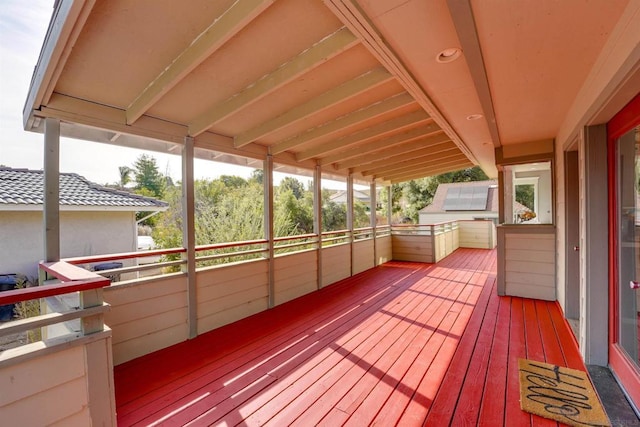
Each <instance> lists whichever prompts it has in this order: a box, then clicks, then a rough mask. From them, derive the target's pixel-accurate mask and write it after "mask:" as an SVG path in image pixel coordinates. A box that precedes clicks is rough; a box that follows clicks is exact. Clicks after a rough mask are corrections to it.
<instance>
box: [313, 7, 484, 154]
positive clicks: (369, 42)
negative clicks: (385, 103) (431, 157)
mask: <svg viewBox="0 0 640 427" xmlns="http://www.w3.org/2000/svg"><path fill="white" fill-rule="evenodd" d="M324 3H325V5H326V6H327V7H328V8H329V9H330V10H331V11H332V12H333V13H334V14H335V15H336V17H338V19H340V20H341V21H342V23H343V24H344V25H345V26H346V27H347V28H349V29H350V30H351V32H352V33H353V34H355V35H356V36H357V37H359V38H360V39H361V40H362V43H363V46H365V47H366V48H367V49H368V50H369V52H371V54H372V55H373V56H374V57H375V58H377V59H378V61H380V63H381V64H382V65H383V66H384V67H385V68H386V69H387V70H389V72H390V73H391V74H393V75H394V76H395V77H396V79H397V80H398V82H399V83H400V84H401V85H402V86H403V87H404V88H405V90H406V91H407V92H409V93H410V94H411V95H412V96H413V97H414V98H415V100H416V101H417V102H418V103H419V104H420V105H421V106H422V108H424V110H425V111H426V112H428V113H429V115H430V116H431V117H433V119H434V120H435V121H436V123H438V125H440V127H441V128H442V130H444V131H445V132H446V133H447V134H448V135H449V137H450V138H451V140H452V141H453V142H455V143H456V145H457V146H458V147H459V148H460V150H461V151H462V152H464V153H465V154H467V157H469V158H470V159H473V161H474V162H476V160H475V156H474V155H473V153H472V152H471V150H470V149H469V147H467V146H466V144H465V142H464V141H463V140H462V138H461V137H460V135H458V134H457V132H456V131H455V130H454V129H453V127H452V126H451V125H450V124H449V122H448V121H447V119H446V118H445V116H444V114H443V113H442V112H441V111H440V110H439V109H438V108H437V107H436V105H435V103H434V102H433V101H432V100H431V98H429V96H428V94H427V93H426V91H425V89H424V88H423V87H422V86H421V85H420V83H418V82H417V81H416V79H415V77H414V76H413V74H412V73H411V72H410V71H409V70H408V68H407V66H406V65H405V64H404V63H403V62H402V59H400V57H399V56H398V54H397V53H396V52H395V50H394V49H393V48H392V47H391V46H390V45H389V44H388V42H387V41H386V40H385V39H384V37H383V36H382V35H381V34H380V31H379V30H378V28H377V27H376V26H375V24H374V23H373V21H372V20H371V19H370V18H369V17H368V16H367V15H365V13H364V12H363V10H362V8H361V7H360V5H359V4H358V2H356V1H353V0H324Z"/></svg>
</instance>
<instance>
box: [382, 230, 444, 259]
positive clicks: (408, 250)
mask: <svg viewBox="0 0 640 427" xmlns="http://www.w3.org/2000/svg"><path fill="white" fill-rule="evenodd" d="M431 242H432V236H392V249H393V259H394V260H396V261H414V262H434V257H435V254H434V253H433V248H432V243H431Z"/></svg>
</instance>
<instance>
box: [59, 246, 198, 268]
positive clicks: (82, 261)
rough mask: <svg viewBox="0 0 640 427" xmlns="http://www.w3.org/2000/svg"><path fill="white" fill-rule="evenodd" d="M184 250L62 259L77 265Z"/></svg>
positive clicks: (173, 249)
mask: <svg viewBox="0 0 640 427" xmlns="http://www.w3.org/2000/svg"><path fill="white" fill-rule="evenodd" d="M186 251H187V250H186V249H185V248H171V249H152V250H148V251H138V252H123V253H119V254H115V255H93V256H85V257H73V258H65V259H63V260H62V261H64V262H68V263H69V264H74V265H78V264H88V263H93V262H105V261H116V260H119V259H132V258H144V257H150V256H159V255H169V254H179V253H183V252H186Z"/></svg>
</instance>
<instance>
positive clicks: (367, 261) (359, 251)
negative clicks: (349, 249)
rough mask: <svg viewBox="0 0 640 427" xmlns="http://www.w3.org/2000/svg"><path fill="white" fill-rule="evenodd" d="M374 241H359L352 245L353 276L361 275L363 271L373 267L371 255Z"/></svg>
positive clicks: (372, 256) (373, 260)
mask: <svg viewBox="0 0 640 427" xmlns="http://www.w3.org/2000/svg"><path fill="white" fill-rule="evenodd" d="M373 245H374V241H373V239H371V240H361V241H359V242H354V243H353V274H354V275H355V274H358V273H362V272H363V271H365V270H368V269H370V268H373V267H375V266H374V262H375V259H374V254H373V249H374V248H373Z"/></svg>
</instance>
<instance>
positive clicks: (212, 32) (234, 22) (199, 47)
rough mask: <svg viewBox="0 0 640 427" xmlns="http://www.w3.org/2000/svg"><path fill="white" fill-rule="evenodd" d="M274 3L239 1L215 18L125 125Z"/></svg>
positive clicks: (149, 87) (267, 0)
mask: <svg viewBox="0 0 640 427" xmlns="http://www.w3.org/2000/svg"><path fill="white" fill-rule="evenodd" d="M274 1H275V0H238V1H236V2H235V3H234V4H233V5H232V6H231V7H230V8H229V9H228V10H227V11H226V12H225V13H224V14H223V15H222V16H220V17H219V18H217V19H216V20H215V21H214V22H213V23H212V24H211V25H209V27H207V29H206V30H204V31H203V32H202V33H201V34H200V35H199V36H198V37H196V38H195V40H193V42H192V43H191V44H190V45H189V47H187V48H186V49H185V50H183V51H182V52H181V53H180V55H178V57H177V58H175V59H174V60H173V61H172V62H171V64H168V65H167V67H166V68H165V69H164V70H162V72H161V73H160V74H159V75H158V76H157V77H156V78H155V79H154V80H153V81H151V82H150V83H149V84H148V85H147V87H146V88H145V89H144V90H143V91H142V92H141V93H140V94H139V95H138V96H137V97H136V99H135V100H134V101H133V102H132V103H131V105H129V107H128V108H127V111H126V117H127V124H132V123H135V121H136V120H138V119H139V118H140V117H141V116H142V115H143V114H144V113H145V112H146V111H147V110H148V109H149V108H151V106H153V104H155V103H156V102H157V101H158V100H159V99H160V98H162V96H164V95H165V94H166V93H167V92H169V91H170V90H171V89H172V88H173V87H174V86H175V85H177V84H178V83H179V82H180V81H181V80H182V79H183V78H184V77H185V76H187V75H188V74H189V73H190V72H191V71H193V70H194V69H195V68H196V67H197V66H198V65H200V64H201V63H202V62H203V61H204V60H206V59H207V58H208V57H209V56H211V54H213V53H214V52H215V51H216V50H218V49H219V48H220V47H221V46H223V45H224V44H225V43H227V42H228V41H229V40H230V39H231V38H232V37H234V36H235V35H236V34H238V33H239V32H240V31H241V30H242V29H243V28H245V27H246V26H247V25H248V24H249V23H250V22H251V21H253V20H254V19H255V18H256V17H257V16H259V15H260V14H261V13H262V12H263V11H264V10H265V9H267V8H268V7H269V6H271V4H272V3H273V2H274Z"/></svg>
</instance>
